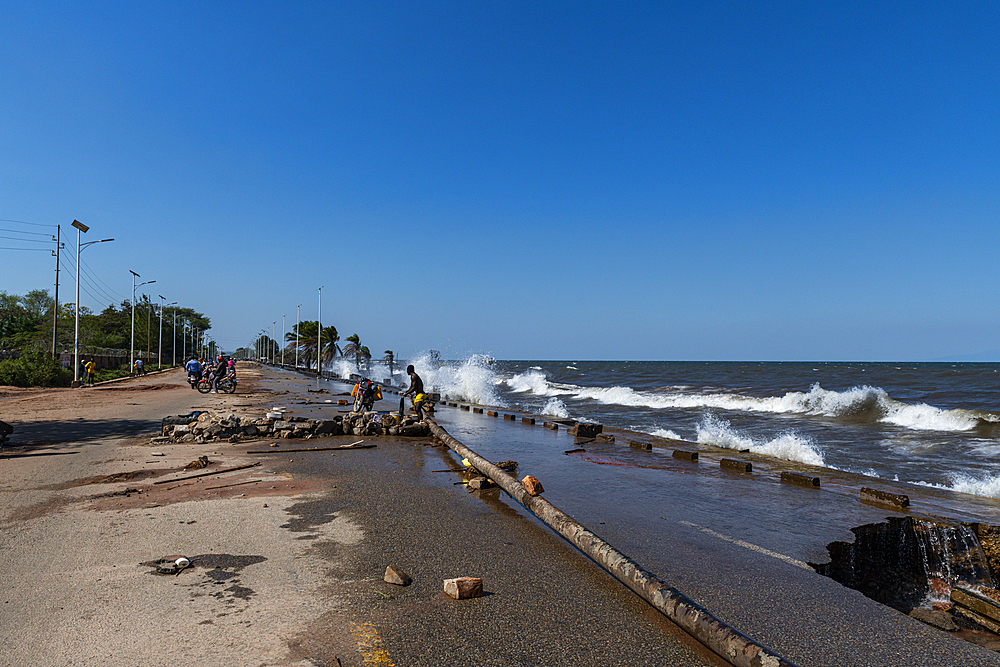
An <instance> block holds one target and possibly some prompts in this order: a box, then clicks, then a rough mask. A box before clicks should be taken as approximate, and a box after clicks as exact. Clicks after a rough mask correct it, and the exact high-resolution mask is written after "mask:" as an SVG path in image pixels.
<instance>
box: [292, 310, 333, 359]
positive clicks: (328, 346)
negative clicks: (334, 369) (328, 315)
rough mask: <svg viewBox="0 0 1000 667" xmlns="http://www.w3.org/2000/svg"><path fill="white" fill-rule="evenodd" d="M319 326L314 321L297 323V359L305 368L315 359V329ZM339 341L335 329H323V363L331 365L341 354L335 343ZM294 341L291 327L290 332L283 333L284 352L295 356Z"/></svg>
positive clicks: (294, 330)
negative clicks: (289, 352)
mask: <svg viewBox="0 0 1000 667" xmlns="http://www.w3.org/2000/svg"><path fill="white" fill-rule="evenodd" d="M318 326H319V322H317V321H316V320H306V321H303V322H299V324H298V343H299V359H300V361H302V363H304V364H305V365H306V366H309V365H311V364H312V363H313V361H315V359H316V328H317V327H318ZM339 340H340V334H339V333H338V332H337V327H335V326H332V325H331V326H328V327H323V336H322V344H323V350H322V354H323V363H324V364H329V363H331V362H332V361H333V360H334V359H335V358H336V357H337V355H338V354H343V352H341V350H340V346H339V345H337V342H338V341H339ZM295 341H296V327H295V326H294V325H293V326H292V330H291V331H288V332H286V333H285V350H286V351H291V353H292V354H295Z"/></svg>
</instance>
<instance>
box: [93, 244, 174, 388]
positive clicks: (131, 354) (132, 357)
mask: <svg viewBox="0 0 1000 667" xmlns="http://www.w3.org/2000/svg"><path fill="white" fill-rule="evenodd" d="M76 268H77V270H79V268H80V263H79V262H77V265H76ZM128 272H129V273H131V274H132V346H131V347H130V348H129V351H128V363H129V366H130V368H129V369H128V372H129V375H131V374H132V368H133V367H134V365H135V288H136V287H142V286H143V285H152V284H153V283H155V282H156V281H155V280H147V281H146V282H144V283H139V284H138V285H136V284H135V279H136V278H141V277H142V276H140V275H139V274H138V273H136V272H135V271H133V270H132V269H129V271H128Z"/></svg>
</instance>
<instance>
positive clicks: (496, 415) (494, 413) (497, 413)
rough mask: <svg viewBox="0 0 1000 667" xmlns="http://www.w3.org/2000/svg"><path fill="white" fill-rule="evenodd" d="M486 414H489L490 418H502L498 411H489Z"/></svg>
mask: <svg viewBox="0 0 1000 667" xmlns="http://www.w3.org/2000/svg"><path fill="white" fill-rule="evenodd" d="M486 414H488V415H489V416H490V417H499V416H500V413H499V412H497V411H496V410H487V411H486Z"/></svg>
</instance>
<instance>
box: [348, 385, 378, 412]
mask: <svg viewBox="0 0 1000 667" xmlns="http://www.w3.org/2000/svg"><path fill="white" fill-rule="evenodd" d="M351 396H353V397H354V411H355V412H370V411H371V409H372V406H373V405H375V401H380V400H382V387H380V386H378V385H377V384H375V383H374V382H372V381H371V380H369V379H367V378H362V379H361V380H360V381H359V382H358V383H357V384H356V385H354V389H353V390H351Z"/></svg>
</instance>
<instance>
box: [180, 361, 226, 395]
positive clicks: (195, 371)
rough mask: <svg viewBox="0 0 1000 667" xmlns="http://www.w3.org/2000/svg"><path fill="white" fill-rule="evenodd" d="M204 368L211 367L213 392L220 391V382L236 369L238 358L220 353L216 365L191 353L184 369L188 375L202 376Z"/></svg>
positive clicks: (210, 375)
mask: <svg viewBox="0 0 1000 667" xmlns="http://www.w3.org/2000/svg"><path fill="white" fill-rule="evenodd" d="M202 368H210V371H209V379H210V380H211V381H212V392H213V393H216V394H218V393H219V382H221V381H222V379H223V378H225V377H226V376H227V375H229V373H230V372H235V371H236V360H235V359H233V358H232V357H227V356H225V355H224V354H220V355H219V358H218V359H217V360H216V362H215V365H214V366H209V365H208V364H207V363H205V360H204V359H199V358H198V357H196V356H194V355H191V359H189V360H188V362H187V363H186V364H184V369H185V370H186V371H187V372H188V376H189V377H190V376H192V375H193V376H195V377H196V378H199V379H200V378H201V374H202ZM196 386H197V382H195V383H192V385H191V388H192V389H193V388H195V387H196Z"/></svg>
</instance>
